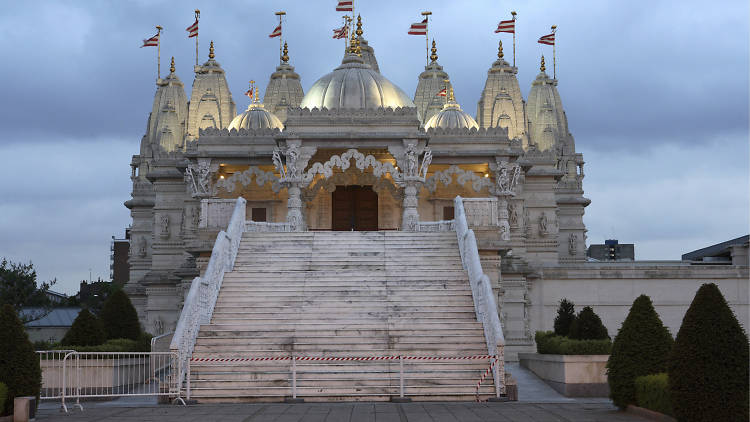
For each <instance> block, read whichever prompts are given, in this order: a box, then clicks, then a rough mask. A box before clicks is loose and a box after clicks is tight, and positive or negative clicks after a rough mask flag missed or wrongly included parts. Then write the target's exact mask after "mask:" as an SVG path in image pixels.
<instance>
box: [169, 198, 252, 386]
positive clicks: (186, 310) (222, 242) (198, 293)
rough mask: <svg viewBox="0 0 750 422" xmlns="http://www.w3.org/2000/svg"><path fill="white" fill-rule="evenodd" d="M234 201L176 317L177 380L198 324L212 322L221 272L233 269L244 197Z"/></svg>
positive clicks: (181, 375) (242, 227) (172, 347)
mask: <svg viewBox="0 0 750 422" xmlns="http://www.w3.org/2000/svg"><path fill="white" fill-rule="evenodd" d="M234 203H235V205H234V211H233V212H232V218H231V219H230V220H229V224H228V225H227V230H226V231H223V230H222V231H221V232H219V234H218V235H217V236H216V243H214V248H213V250H212V251H211V258H210V259H209V260H208V266H207V267H206V272H205V273H204V274H203V276H201V277H195V278H194V279H193V282H192V284H191V285H190V290H189V291H188V294H187V297H185V304H184V306H183V307H182V313H180V319H179V320H178V321H177V328H176V329H175V333H174V337H172V343H171V345H170V350H171V351H172V352H176V353H177V356H178V358H179V360H180V366H179V368H180V373H179V375H178V376H179V379H178V383H180V384H181V383H182V381H183V380H184V378H185V372H186V369H187V366H188V365H187V363H188V359H190V356H191V355H192V354H193V348H194V347H195V340H196V338H197V337H198V331H199V330H200V326H201V324H208V323H209V322H211V315H213V312H214V306H216V299H217V298H218V297H219V290H221V283H222V281H223V280H224V273H225V272H227V271H231V270H232V268H233V267H234V260H235V258H237V250H238V249H239V246H240V240H241V239H242V233H243V232H244V231H245V204H246V201H245V199H244V198H242V197H240V198H237V199H236V200H235V201H234Z"/></svg>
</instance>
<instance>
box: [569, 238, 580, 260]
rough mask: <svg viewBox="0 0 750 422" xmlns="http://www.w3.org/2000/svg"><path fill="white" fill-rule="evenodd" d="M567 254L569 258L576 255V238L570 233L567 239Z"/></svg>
mask: <svg viewBox="0 0 750 422" xmlns="http://www.w3.org/2000/svg"><path fill="white" fill-rule="evenodd" d="M568 253H569V254H570V255H571V256H575V255H576V253H578V236H577V235H576V234H575V233H571V234H570V236H569V237H568Z"/></svg>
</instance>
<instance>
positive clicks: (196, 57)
mask: <svg viewBox="0 0 750 422" xmlns="http://www.w3.org/2000/svg"><path fill="white" fill-rule="evenodd" d="M200 17H201V11H200V10H198V9H195V21H196V22H198V19H199V18H200ZM195 65H196V66H198V35H197V34H196V35H195Z"/></svg>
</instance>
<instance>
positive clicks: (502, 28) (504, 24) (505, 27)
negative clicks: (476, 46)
mask: <svg viewBox="0 0 750 422" xmlns="http://www.w3.org/2000/svg"><path fill="white" fill-rule="evenodd" d="M498 32H507V33H509V34H515V33H516V21H515V19H514V20H509V21H500V23H499V24H497V29H496V30H495V33H496V34H497V33H498Z"/></svg>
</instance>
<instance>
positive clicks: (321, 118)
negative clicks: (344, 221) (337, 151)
mask: <svg viewBox="0 0 750 422" xmlns="http://www.w3.org/2000/svg"><path fill="white" fill-rule="evenodd" d="M379 122H382V123H383V124H384V125H388V126H390V127H401V128H403V127H405V126H406V127H410V128H412V130H414V131H417V130H418V129H419V124H420V122H419V118H418V117H417V109H416V107H397V108H391V107H386V108H383V107H378V108H369V109H363V108H362V109H350V108H332V109H328V108H325V107H323V108H321V109H319V108H313V109H309V108H299V107H295V108H289V109H288V111H287V120H286V125H287V127H296V126H357V125H360V124H364V125H372V124H373V123H379Z"/></svg>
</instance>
